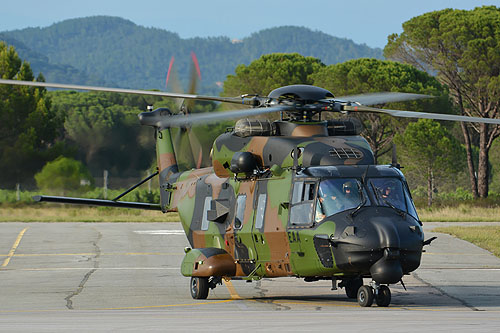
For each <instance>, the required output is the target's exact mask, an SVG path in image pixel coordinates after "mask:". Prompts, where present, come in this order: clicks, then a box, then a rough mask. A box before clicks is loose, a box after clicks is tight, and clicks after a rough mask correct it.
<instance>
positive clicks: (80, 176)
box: [35, 156, 94, 193]
mask: <svg viewBox="0 0 500 333" xmlns="http://www.w3.org/2000/svg"><path fill="white" fill-rule="evenodd" d="M35 180H36V184H37V186H38V188H39V189H42V190H44V191H49V192H54V191H59V192H60V191H62V192H63V193H65V192H67V191H76V190H84V191H85V190H88V189H89V188H91V187H93V184H94V179H93V178H92V176H91V175H90V172H89V170H88V169H87V168H86V167H85V166H84V165H83V164H82V163H81V162H79V161H76V160H74V159H72V158H68V157H62V156H60V157H58V158H57V159H55V160H54V161H52V162H48V163H47V164H46V165H45V166H44V167H43V169H42V171H40V172H39V173H37V174H36V175H35ZM82 181H83V182H86V184H85V185H82Z"/></svg>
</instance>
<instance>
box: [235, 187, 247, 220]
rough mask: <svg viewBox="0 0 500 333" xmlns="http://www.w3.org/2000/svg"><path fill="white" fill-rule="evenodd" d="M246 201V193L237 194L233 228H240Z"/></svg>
mask: <svg viewBox="0 0 500 333" xmlns="http://www.w3.org/2000/svg"><path fill="white" fill-rule="evenodd" d="M246 203H247V195H246V194H238V196H237V198H236V209H235V211H236V214H235V215H234V228H235V229H241V228H242V227H243V221H244V219H245V208H246Z"/></svg>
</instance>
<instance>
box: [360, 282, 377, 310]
mask: <svg viewBox="0 0 500 333" xmlns="http://www.w3.org/2000/svg"><path fill="white" fill-rule="evenodd" d="M373 298H374V296H373V289H372V288H371V287H370V286H361V288H359V290H358V303H359V305H360V306H362V307H364V308H366V307H370V306H372V304H373Z"/></svg>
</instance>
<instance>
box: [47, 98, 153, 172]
mask: <svg viewBox="0 0 500 333" xmlns="http://www.w3.org/2000/svg"><path fill="white" fill-rule="evenodd" d="M51 95H52V97H53V103H54V109H55V110H56V111H57V112H58V113H59V114H60V115H61V116H62V117H64V118H65V122H64V129H65V132H66V137H67V139H68V141H71V142H73V144H74V145H76V146H77V147H78V150H79V153H78V157H79V159H81V160H82V161H85V163H86V165H87V166H88V167H89V168H90V169H91V171H92V172H93V173H94V174H97V173H101V172H102V170H103V169H106V170H109V171H110V172H112V174H113V175H115V176H116V175H120V176H125V175H132V174H136V173H137V170H145V169H147V168H148V167H149V166H150V165H151V161H152V159H153V157H154V151H155V150H154V137H153V133H152V129H151V128H149V127H146V126H140V125H139V121H138V119H137V115H138V114H139V113H140V112H143V111H145V109H146V107H145V106H146V105H150V104H152V103H153V102H154V101H155V100H158V98H152V99H151V100H149V99H148V100H144V98H130V96H127V95H123V94H110V93H102V92H98V93H95V92H91V93H87V92H74V91H70V92H68V91H62V92H54V93H51Z"/></svg>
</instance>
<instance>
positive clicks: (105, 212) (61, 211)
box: [0, 204, 180, 222]
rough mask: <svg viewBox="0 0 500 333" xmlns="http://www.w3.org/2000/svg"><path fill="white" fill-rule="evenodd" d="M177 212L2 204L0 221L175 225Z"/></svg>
mask: <svg viewBox="0 0 500 333" xmlns="http://www.w3.org/2000/svg"><path fill="white" fill-rule="evenodd" d="M175 221H180V220H179V215H178V214H177V213H167V214H163V213H162V212H160V211H151V210H140V209H129V208H113V207H85V206H62V205H56V204H35V205H1V206H0V222H175Z"/></svg>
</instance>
